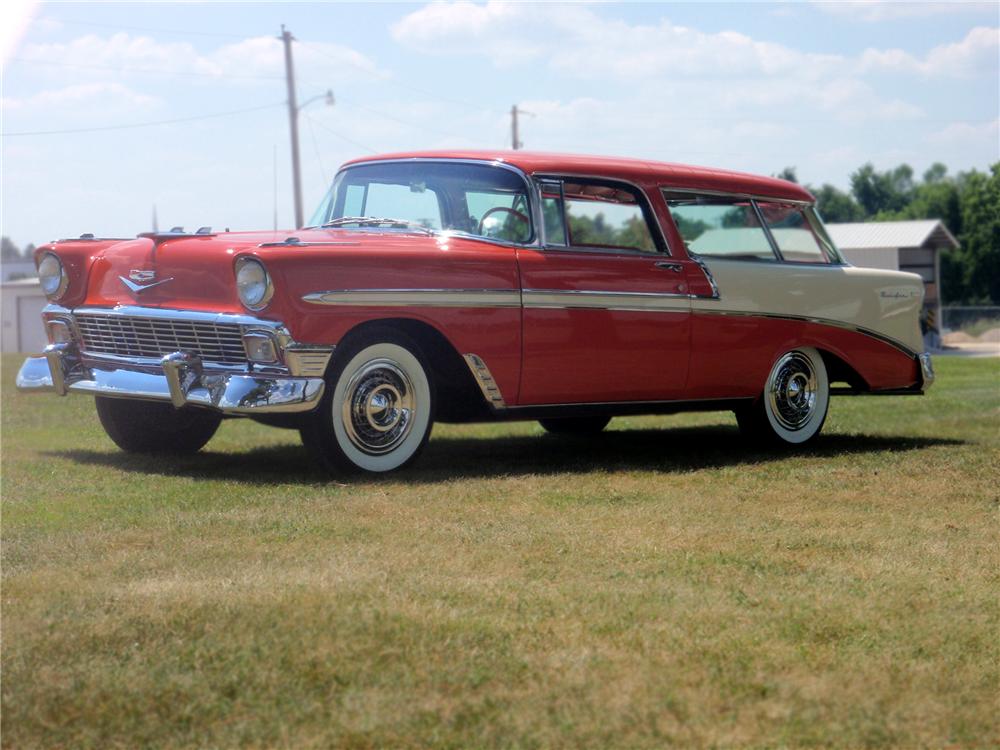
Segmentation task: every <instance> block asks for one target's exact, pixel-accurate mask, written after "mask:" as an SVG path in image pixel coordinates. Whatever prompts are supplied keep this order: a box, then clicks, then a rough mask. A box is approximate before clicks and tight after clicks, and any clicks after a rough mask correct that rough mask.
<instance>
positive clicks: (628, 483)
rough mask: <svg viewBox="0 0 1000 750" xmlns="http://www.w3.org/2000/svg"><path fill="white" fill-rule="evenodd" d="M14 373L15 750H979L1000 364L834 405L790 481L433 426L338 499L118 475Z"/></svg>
mask: <svg viewBox="0 0 1000 750" xmlns="http://www.w3.org/2000/svg"><path fill="white" fill-rule="evenodd" d="M16 365H17V362H16V361H15V360H14V359H13V358H9V359H5V360H4V366H5V369H4V380H3V385H4V392H3V430H4V432H3V438H4V441H3V539H2V541H3V559H2V562H3V632H4V636H5V637H4V649H3V660H2V661H3V663H2V666H3V673H4V682H3V717H2V718H3V728H4V735H3V739H4V744H5V745H7V746H10V747H18V748H28V747H94V748H98V747H99V748H109V747H123V748H124V747H142V746H148V747H204V746H212V747H230V746H247V747H330V746H341V747H387V746H389V747H428V746H434V747H525V748H533V747H538V748H542V747H553V746H561V747H595V748H607V747H663V746H666V745H677V746H712V745H715V746H733V745H744V746H762V745H763V746H810V745H821V746H838V747H859V746H865V747H875V746H885V747H899V746H943V745H956V746H962V747H975V746H983V747H985V746H990V745H993V744H995V743H996V742H997V740H998V739H1000V734H998V730H997V720H996V718H995V708H996V697H997V694H998V693H997V691H998V662H997V659H998V649H997V642H998V639H997V635H998V604H997V595H996V591H997V583H998V565H997V563H998V559H997V513H998V507H1000V489H998V487H1000V484H998V479H1000V476H998V471H997V466H998V464H1000V436H998V430H997V424H998V417H1000V369H998V366H997V362H996V361H995V360H976V361H961V360H943V361H942V362H940V363H939V369H940V372H941V378H940V382H939V384H937V385H936V386H935V388H934V390H933V391H932V393H931V395H929V396H927V397H925V398H920V399H916V398H913V399H899V398H885V399H839V400H835V401H834V403H833V406H832V411H831V417H830V421H829V423H828V427H827V432H826V433H825V435H824V436H823V437H822V439H821V440H820V441H819V443H818V444H817V445H816V447H815V449H814V450H811V451H804V452H801V453H791V454H786V455H772V454H767V453H760V452H755V451H753V450H750V449H748V448H746V447H745V446H744V445H743V444H742V443H741V442H740V441H739V439H738V437H737V435H736V432H735V429H734V427H733V425H732V420H731V418H729V417H727V416H726V415H685V416H677V417H658V418H641V419H638V418H636V419H621V420H616V421H615V422H614V423H613V425H612V427H613V430H612V431H611V432H609V433H608V434H606V435H604V436H603V437H602V438H601V439H599V440H596V441H593V442H576V441H565V440H559V439H553V438H550V437H547V436H544V435H542V434H541V432H540V429H539V428H537V427H536V426H534V425H530V424H523V425H520V424H514V425H499V426H482V425H477V426H467V427H456V426H441V427H439V428H438V429H436V430H435V436H434V438H433V440H432V442H431V444H430V446H429V450H428V452H427V454H426V455H425V457H424V460H423V462H422V463H421V464H419V465H418V466H417V467H416V468H415V469H414V470H413V471H410V472H408V473H405V474H401V475H398V476H393V477H391V478H387V479H384V480H382V481H357V480H351V481H341V482H331V481H329V480H328V479H327V478H326V477H324V476H322V475H321V474H318V473H316V472H315V471H314V470H313V469H312V467H311V466H310V465H309V463H308V459H307V456H306V454H305V451H304V450H302V448H301V447H300V446H299V445H298V443H297V440H296V436H295V435H294V434H292V433H289V432H282V431H278V430H269V429H267V428H263V427H260V426H257V425H253V424H247V423H236V422H232V423H227V424H226V425H224V426H223V429H222V430H221V431H220V434H219V435H218V436H217V438H216V439H214V440H213V441H212V443H210V444H209V446H208V449H207V451H206V452H205V453H203V454H200V455H198V456H195V457H192V458H188V459H183V460H180V461H176V462H173V463H171V462H167V461H163V460H161V459H155V458H142V457H130V456H125V455H122V454H120V453H117V452H115V451H114V450H113V448H112V446H111V444H110V441H108V440H107V439H106V438H104V437H103V435H102V433H100V428H99V427H98V426H97V423H96V418H95V417H94V415H93V405H92V403H90V402H89V401H88V400H87V399H83V398H71V399H65V400H56V399H54V398H49V399H46V398H28V397H19V396H17V395H16V394H14V393H12V389H11V387H10V383H11V382H12V376H13V371H14V368H15V367H16ZM661 428H666V429H661Z"/></svg>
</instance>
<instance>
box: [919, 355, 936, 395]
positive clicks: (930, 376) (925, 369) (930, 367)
mask: <svg viewBox="0 0 1000 750" xmlns="http://www.w3.org/2000/svg"><path fill="white" fill-rule="evenodd" d="M919 359H920V377H921V379H922V380H923V383H922V385H921V390H925V391H926V390H927V389H928V388H930V387H931V386H932V385H934V363H933V362H932V361H931V355H930V353H929V352H924V353H923V354H921V355H920V357H919Z"/></svg>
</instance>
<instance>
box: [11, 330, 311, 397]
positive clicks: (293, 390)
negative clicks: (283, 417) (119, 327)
mask: <svg viewBox="0 0 1000 750" xmlns="http://www.w3.org/2000/svg"><path fill="white" fill-rule="evenodd" d="M160 367H161V368H162V371H161V372H155V371H151V370H150V371H147V370H140V369H134V370H133V369H125V368H119V367H115V366H114V365H103V364H102V365H94V364H89V365H85V364H84V363H83V362H82V361H81V360H80V358H79V355H78V354H77V352H76V348H75V347H74V346H73V345H72V344H51V345H50V346H47V347H46V348H45V352H44V354H43V355H42V356H41V357H28V359H26V360H25V361H24V364H23V365H21V370H20V372H18V374H17V389H18V390H19V391H25V392H35V393H37V392H49V393H52V392H55V393H57V394H58V395H60V396H65V395H66V394H68V393H85V394H90V395H92V396H111V397H114V398H134V399H142V400H149V401H169V402H170V403H172V404H173V405H174V406H176V407H177V408H180V407H182V406H187V405H191V406H203V407H207V408H209V409H215V410H217V411H221V412H223V413H225V414H272V413H289V412H300V411H310V410H312V409H314V408H315V407H316V405H317V404H318V403H319V400H320V398H321V397H322V396H323V389H324V387H325V381H324V380H323V378H308V377H285V376H281V375H270V374H267V375H265V374H257V373H230V372H208V371H205V370H204V369H203V367H202V363H201V361H200V360H199V359H198V357H195V356H193V355H191V354H186V353H184V352H174V353H173V354H168V355H167V356H165V357H163V359H162V360H161V361H160Z"/></svg>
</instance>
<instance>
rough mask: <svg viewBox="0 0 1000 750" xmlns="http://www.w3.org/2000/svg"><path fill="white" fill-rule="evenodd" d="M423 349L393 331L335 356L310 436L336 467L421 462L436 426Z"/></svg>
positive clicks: (321, 456) (320, 455)
mask: <svg viewBox="0 0 1000 750" xmlns="http://www.w3.org/2000/svg"><path fill="white" fill-rule="evenodd" d="M429 373H430V368H429V367H428V366H427V365H426V364H425V360H424V357H423V354H422V353H421V351H420V349H419V347H418V346H417V344H416V343H415V342H414V341H412V340H411V339H410V338H409V337H407V336H404V335H402V334H399V333H397V332H395V331H392V330H391V329H386V330H384V331H383V330H378V331H374V332H371V333H369V334H368V335H366V336H365V337H364V338H363V339H360V340H358V341H357V342H355V344H353V345H349V348H348V349H346V350H345V351H344V352H343V353H342V354H340V356H339V357H338V358H337V359H336V360H335V361H334V363H333V366H332V369H331V371H330V373H329V375H328V377H327V388H326V393H325V394H324V396H323V399H322V401H321V402H320V405H319V406H318V407H317V408H316V410H315V411H314V412H311V413H310V414H309V415H308V418H307V421H306V423H305V425H304V426H303V427H302V429H301V431H300V433H301V435H302V442H303V443H305V445H306V447H307V448H309V450H310V451H311V452H312V453H313V455H314V456H316V458H317V459H318V460H319V461H320V462H321V463H322V464H323V465H324V466H325V467H326V468H327V469H329V470H332V471H341V472H344V471H346V472H359V471H364V472H372V473H381V472H386V471H393V470H395V469H400V468H402V467H404V466H406V465H407V464H409V463H410V462H411V461H413V460H414V459H415V458H416V457H417V456H418V455H419V453H420V451H421V450H423V448H424V446H425V445H426V444H427V440H428V439H429V438H430V434H431V428H432V427H433V424H434V414H433V409H434V398H433V393H434V389H433V383H432V381H431V377H430V374H429Z"/></svg>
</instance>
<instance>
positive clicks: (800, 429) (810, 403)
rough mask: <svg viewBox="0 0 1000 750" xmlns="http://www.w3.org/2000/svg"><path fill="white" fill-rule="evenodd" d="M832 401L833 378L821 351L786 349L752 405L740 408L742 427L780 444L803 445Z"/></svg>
mask: <svg viewBox="0 0 1000 750" xmlns="http://www.w3.org/2000/svg"><path fill="white" fill-rule="evenodd" d="M829 405H830V381H829V378H828V377H827V374H826V366H825V365H824V364H823V358H822V357H821V356H820V354H819V352H818V351H816V350H815V349H813V348H811V347H803V348H801V349H795V350H792V351H789V352H785V353H784V354H782V355H781V356H780V357H778V359H777V360H776V361H775V363H774V365H773V366H772V367H771V372H770V373H769V374H768V376H767V382H766V384H765V385H764V392H763V393H762V394H761V396H760V398H759V399H757V401H756V402H754V404H753V405H752V406H748V407H745V408H744V409H741V410H738V411H737V412H736V421H737V422H738V423H739V426H740V431H741V432H742V433H744V434H745V435H748V436H750V437H754V438H763V439H766V440H767V441H769V442H771V443H775V444H778V445H801V444H803V443H805V442H807V441H809V440H811V439H813V438H814V437H816V435H818V434H819V431H820V430H821V429H822V428H823V422H824V421H826V413H827V409H828V408H829Z"/></svg>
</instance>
